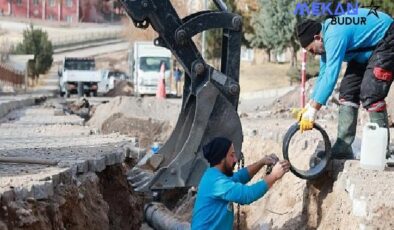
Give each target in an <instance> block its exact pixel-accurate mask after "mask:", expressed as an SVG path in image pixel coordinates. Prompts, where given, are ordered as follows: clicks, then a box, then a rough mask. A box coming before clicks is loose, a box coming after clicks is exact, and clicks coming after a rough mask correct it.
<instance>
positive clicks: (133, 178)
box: [127, 167, 153, 192]
mask: <svg viewBox="0 0 394 230" xmlns="http://www.w3.org/2000/svg"><path fill="white" fill-rule="evenodd" d="M152 178H153V173H151V172H148V171H145V170H142V169H140V168H137V167H135V168H133V169H132V170H130V172H129V175H128V177H127V180H128V181H129V183H130V185H131V187H133V189H134V190H135V191H137V192H139V191H143V190H144V188H145V186H146V185H147V184H148V183H149V182H150V181H151V180H152Z"/></svg>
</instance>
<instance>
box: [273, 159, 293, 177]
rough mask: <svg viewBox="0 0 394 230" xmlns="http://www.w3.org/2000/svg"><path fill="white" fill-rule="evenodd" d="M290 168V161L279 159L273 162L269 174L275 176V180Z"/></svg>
mask: <svg viewBox="0 0 394 230" xmlns="http://www.w3.org/2000/svg"><path fill="white" fill-rule="evenodd" d="M289 170H290V163H289V162H288V161H286V160H283V161H279V162H277V163H276V164H275V166H274V168H273V169H272V172H271V175H272V176H274V177H275V179H276V180H278V179H280V178H282V176H283V175H285V173H287V172H288V171H289Z"/></svg>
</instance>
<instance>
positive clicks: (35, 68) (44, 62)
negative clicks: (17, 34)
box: [15, 25, 53, 79]
mask: <svg viewBox="0 0 394 230" xmlns="http://www.w3.org/2000/svg"><path fill="white" fill-rule="evenodd" d="M15 52H16V54H33V55H34V58H33V61H32V62H31V63H29V72H30V73H31V75H32V77H33V79H37V78H38V77H39V75H40V74H44V73H46V72H47V71H48V70H49V68H50V67H51V66H52V62H53V58H52V56H53V47H52V43H51V42H50V41H49V40H48V34H47V33H46V32H45V31H42V30H41V29H35V28H34V27H33V25H30V28H28V29H26V30H24V31H23V41H22V42H21V43H19V44H18V45H17V46H16V50H15Z"/></svg>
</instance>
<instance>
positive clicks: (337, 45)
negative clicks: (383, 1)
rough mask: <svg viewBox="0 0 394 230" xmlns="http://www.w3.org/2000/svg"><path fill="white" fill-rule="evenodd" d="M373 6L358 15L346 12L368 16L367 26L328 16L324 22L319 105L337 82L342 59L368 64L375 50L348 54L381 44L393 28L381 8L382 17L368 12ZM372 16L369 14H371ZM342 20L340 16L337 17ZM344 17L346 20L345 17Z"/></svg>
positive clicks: (317, 89) (315, 97)
mask: <svg viewBox="0 0 394 230" xmlns="http://www.w3.org/2000/svg"><path fill="white" fill-rule="evenodd" d="M369 11H370V9H363V8H359V9H358V14H357V15H342V16H339V18H342V17H349V18H354V19H353V20H355V21H357V20H361V19H357V17H365V18H366V22H365V25H361V23H359V24H358V25H355V24H353V23H352V24H350V25H345V24H343V25H338V23H337V24H335V25H332V24H331V21H332V19H327V20H325V21H324V22H323V25H322V34H323V45H324V50H325V53H324V54H322V55H321V59H320V73H319V77H318V79H317V81H316V84H315V87H314V90H313V94H312V99H313V100H314V101H316V102H318V103H319V104H322V105H325V104H326V103H327V100H328V98H329V96H330V95H331V93H332V91H333V90H334V87H335V84H336V82H337V80H338V75H339V71H340V70H341V65H342V62H349V61H351V60H354V61H357V62H359V63H367V62H368V59H369V58H370V57H371V55H372V51H365V52H355V53H347V51H349V50H355V49H358V48H362V47H372V46H375V45H377V44H378V42H379V41H380V40H382V38H383V37H384V35H385V33H386V31H387V30H388V28H389V27H390V25H391V23H392V22H393V19H392V18H391V17H390V16H389V15H387V14H385V13H382V12H379V11H378V16H379V18H378V17H376V16H375V15H374V14H370V15H368V13H369ZM367 15H368V16H367ZM337 20H338V17H337ZM341 20H343V19H341Z"/></svg>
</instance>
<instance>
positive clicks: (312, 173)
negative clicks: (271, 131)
mask: <svg viewBox="0 0 394 230" xmlns="http://www.w3.org/2000/svg"><path fill="white" fill-rule="evenodd" d="M313 128H314V129H316V130H317V131H319V132H320V133H321V135H322V136H323V140H324V152H322V154H319V156H318V157H319V158H320V162H319V163H318V164H316V165H315V166H314V167H311V168H310V169H309V170H301V169H297V168H296V167H294V165H293V164H292V163H291V162H290V160H289V145H290V141H291V138H293V136H294V134H296V133H297V132H298V130H299V129H300V125H299V123H298V122H296V123H294V124H293V125H292V126H290V128H289V130H288V131H287V133H286V135H285V137H284V138H283V146H282V151H283V157H284V159H286V160H288V161H289V162H290V171H291V172H292V173H293V174H294V175H296V176H297V177H299V178H301V179H306V180H311V179H315V178H317V177H319V176H320V175H321V174H322V173H323V172H324V171H325V169H326V167H327V165H328V161H329V160H330V157H331V142H330V138H329V137H328V135H327V133H326V131H324V129H323V128H322V127H321V126H320V125H318V124H316V123H314V125H313Z"/></svg>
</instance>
